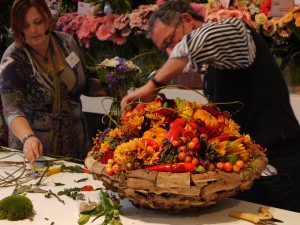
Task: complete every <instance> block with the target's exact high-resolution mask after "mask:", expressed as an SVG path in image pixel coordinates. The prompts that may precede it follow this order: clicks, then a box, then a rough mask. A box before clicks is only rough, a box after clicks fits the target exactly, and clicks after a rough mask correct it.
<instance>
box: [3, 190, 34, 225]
mask: <svg viewBox="0 0 300 225" xmlns="http://www.w3.org/2000/svg"><path fill="white" fill-rule="evenodd" d="M31 215H33V205H32V202H31V200H30V199H29V198H27V197H26V196H23V195H11V196H8V197H6V198H3V199H2V200H1V201H0V219H8V220H13V221H14V220H23V219H26V218H29V217H30V216H31Z"/></svg>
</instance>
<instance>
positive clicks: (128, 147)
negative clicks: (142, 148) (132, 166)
mask: <svg viewBox="0 0 300 225" xmlns="http://www.w3.org/2000/svg"><path fill="white" fill-rule="evenodd" d="M137 146H138V139H137V138H135V139H133V140H130V141H129V142H124V143H122V144H120V145H119V146H118V147H117V148H116V150H115V152H114V160H115V162H116V163H117V164H119V165H126V164H127V163H129V162H132V161H133V160H134V159H135V158H136V153H137Z"/></svg>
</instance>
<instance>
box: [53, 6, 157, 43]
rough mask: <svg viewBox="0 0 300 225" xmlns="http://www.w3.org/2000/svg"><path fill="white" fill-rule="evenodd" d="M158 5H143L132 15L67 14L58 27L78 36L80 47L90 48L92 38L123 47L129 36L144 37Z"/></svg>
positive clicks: (101, 13)
mask: <svg viewBox="0 0 300 225" xmlns="http://www.w3.org/2000/svg"><path fill="white" fill-rule="evenodd" d="M156 7H157V5H141V6H139V7H138V8H137V9H134V10H133V11H132V12H131V13H127V14H116V13H114V12H113V13H104V12H102V11H101V12H100V13H99V14H98V15H97V16H95V15H79V14H78V13H77V12H72V13H66V14H64V15H63V16H62V17H60V18H59V19H58V21H57V26H58V27H60V28H61V29H62V30H63V31H64V32H67V33H69V34H70V35H72V36H74V35H76V36H77V38H78V41H79V43H80V45H82V46H84V47H86V48H89V47H90V41H91V38H92V37H97V39H98V40H99V41H112V42H113V43H115V44H117V45H123V44H124V43H126V42H127V41H128V38H129V35H130V34H132V35H142V34H143V33H144V31H145V30H146V29H147V21H148V18H149V16H150V13H151V12H152V11H153V10H155V9H156Z"/></svg>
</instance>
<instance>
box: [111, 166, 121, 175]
mask: <svg viewBox="0 0 300 225" xmlns="http://www.w3.org/2000/svg"><path fill="white" fill-rule="evenodd" d="M111 169H112V171H113V172H114V173H118V172H120V171H121V166H120V165H118V164H115V165H113V166H112V168H111Z"/></svg>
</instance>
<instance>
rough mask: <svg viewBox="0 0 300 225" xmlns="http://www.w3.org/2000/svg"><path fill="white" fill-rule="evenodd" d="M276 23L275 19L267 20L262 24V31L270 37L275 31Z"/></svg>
mask: <svg viewBox="0 0 300 225" xmlns="http://www.w3.org/2000/svg"><path fill="white" fill-rule="evenodd" d="M276 24H277V22H276V21H275V20H273V19H272V20H269V21H268V22H267V23H266V24H265V25H264V26H263V28H264V33H265V34H266V36H268V37H272V36H273V35H274V34H275V32H276Z"/></svg>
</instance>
